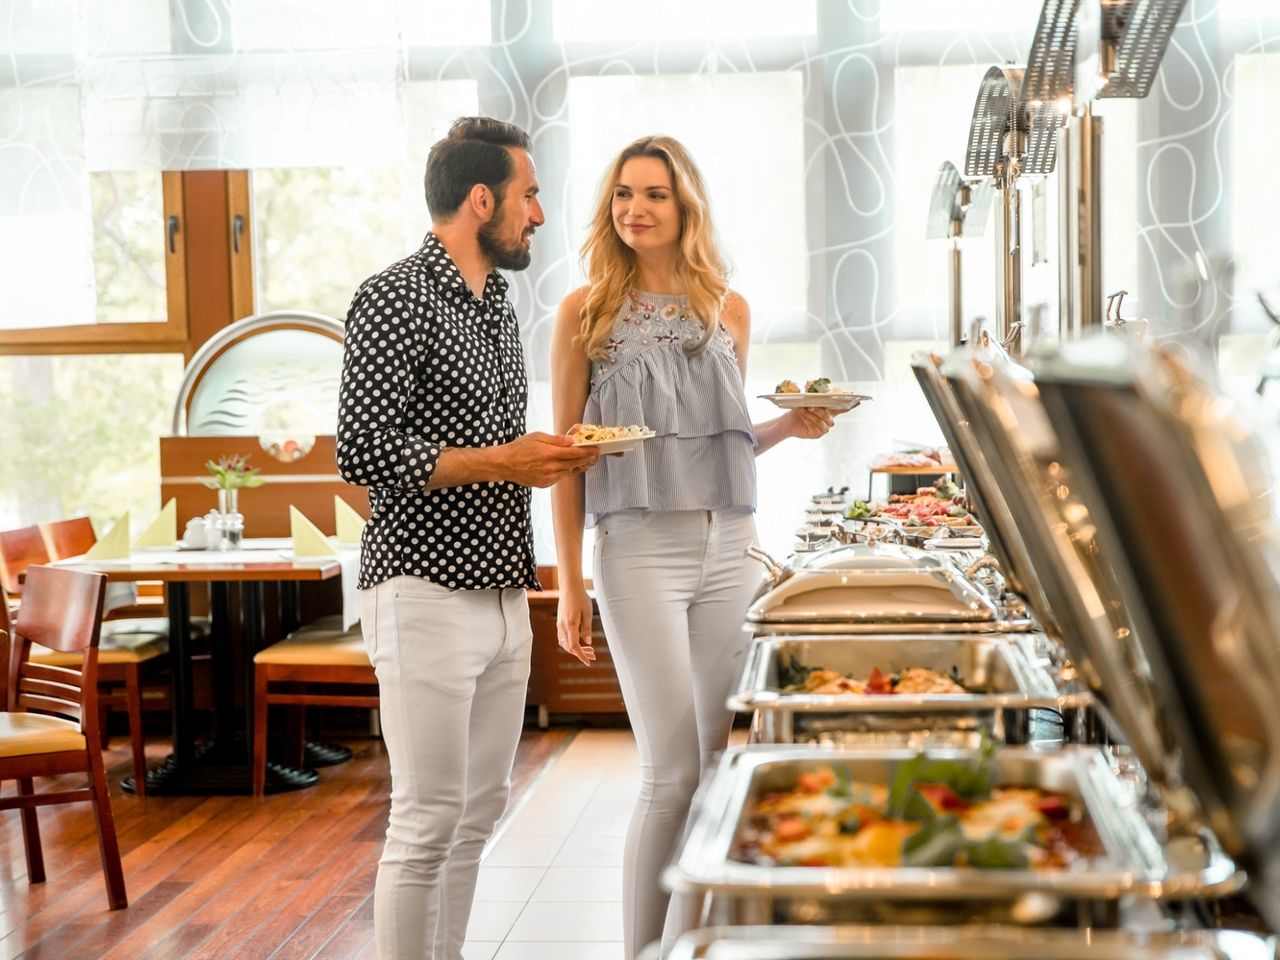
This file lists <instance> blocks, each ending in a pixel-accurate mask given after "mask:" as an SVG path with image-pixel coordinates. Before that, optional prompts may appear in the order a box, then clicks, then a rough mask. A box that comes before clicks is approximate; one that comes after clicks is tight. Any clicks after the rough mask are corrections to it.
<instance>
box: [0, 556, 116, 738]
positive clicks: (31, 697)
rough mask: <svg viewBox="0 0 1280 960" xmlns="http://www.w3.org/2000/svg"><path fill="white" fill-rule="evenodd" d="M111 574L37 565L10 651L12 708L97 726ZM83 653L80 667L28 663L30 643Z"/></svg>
mask: <svg viewBox="0 0 1280 960" xmlns="http://www.w3.org/2000/svg"><path fill="white" fill-rule="evenodd" d="M106 585H107V578H106V577H105V576H104V575H103V574H101V573H86V572H84V571H80V570H66V569H62V568H60V567H45V566H33V567H31V568H30V569H28V570H27V582H26V589H25V591H24V592H23V597H22V606H21V607H20V608H19V610H18V619H17V622H16V623H14V625H13V637H14V640H13V644H12V646H11V648H10V651H9V709H10V710H14V711H24V710H25V711H27V712H29V713H45V714H50V715H53V716H59V717H65V718H67V719H69V720H78V721H79V722H80V724H81V728H82V729H84V730H85V731H86V732H87V733H88V732H91V731H90V729H89V728H90V727H92V728H93V729H94V730H96V727H97V711H96V696H97V683H98V637H99V633H100V631H101V629H102V604H103V600H104V598H105V596H106ZM33 643H38V644H40V645H41V646H43V647H48V648H49V649H50V650H57V651H59V652H62V653H75V652H80V653H81V654H83V659H82V660H81V667H80V669H79V670H74V669H71V668H68V667H51V666H45V665H43V664H38V663H32V662H30V655H31V644H33Z"/></svg>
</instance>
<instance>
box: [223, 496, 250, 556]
mask: <svg viewBox="0 0 1280 960" xmlns="http://www.w3.org/2000/svg"><path fill="white" fill-rule="evenodd" d="M239 493H240V491H239V490H238V489H236V488H234V487H232V488H229V489H228V488H225V487H219V488H218V528H219V530H220V532H221V533H222V537H221V539H220V540H219V542H218V549H220V550H239V549H240V541H241V540H243V539H244V514H242V513H240V511H239V509H238V503H237V499H238V494H239Z"/></svg>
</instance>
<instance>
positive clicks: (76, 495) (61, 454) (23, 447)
mask: <svg viewBox="0 0 1280 960" xmlns="http://www.w3.org/2000/svg"><path fill="white" fill-rule="evenodd" d="M182 366H183V362H182V356H181V355H180V354H124V355H121V354H92V355H83V356H82V355H63V356H48V355H46V356H0V409H3V410H4V411H5V450H6V451H9V452H11V453H12V455H11V456H5V457H0V528H3V529H8V528H10V527H13V526H19V525H25V524H29V523H42V522H47V521H50V520H56V519H59V518H63V517H70V516H77V515H80V514H87V515H89V516H90V517H92V518H93V519H94V520H95V521H96V522H97V524H98V525H99V527H100V528H101V527H102V525H104V524H108V523H110V522H113V521H114V520H116V519H117V518H119V517H120V516H121V515H123V513H124V512H125V511H126V510H128V511H130V513H131V517H132V519H134V520H135V521H138V522H139V523H145V522H146V520H147V518H148V517H150V516H151V515H153V514H154V513H155V511H156V510H157V509H158V508H159V506H160V504H159V484H158V483H157V482H156V481H157V478H158V477H159V474H160V451H159V444H158V443H157V440H156V438H157V437H159V436H163V435H165V434H168V433H169V431H170V418H171V416H172V414H173V402H174V398H175V397H176V396H177V393H178V388H179V385H180V382H181V379H182Z"/></svg>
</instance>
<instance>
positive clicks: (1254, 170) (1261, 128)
mask: <svg viewBox="0 0 1280 960" xmlns="http://www.w3.org/2000/svg"><path fill="white" fill-rule="evenodd" d="M1277 90H1280V54H1275V53H1269V54H1257V53H1250V54H1242V55H1241V56H1238V57H1236V58H1235V111H1234V115H1233V116H1232V118H1231V121H1232V136H1231V165H1232V169H1231V181H1230V182H1231V184H1232V185H1233V187H1234V189H1233V190H1232V191H1231V200H1232V203H1231V248H1232V250H1233V251H1234V256H1235V278H1234V286H1235V291H1234V292H1235V296H1236V301H1237V304H1238V306H1237V309H1238V310H1239V311H1240V314H1241V320H1243V319H1244V318H1246V317H1247V318H1248V319H1249V320H1250V321H1251V323H1249V324H1244V323H1240V324H1237V326H1244V327H1252V328H1253V329H1254V330H1266V331H1267V332H1270V330H1271V329H1272V328H1271V327H1270V325H1269V324H1268V323H1267V322H1266V320H1265V317H1264V315H1263V312H1262V308H1261V306H1260V305H1259V304H1258V303H1257V300H1256V297H1257V295H1258V294H1262V295H1263V297H1265V298H1266V299H1267V302H1268V303H1269V304H1270V306H1271V309H1272V310H1276V309H1280V270H1278V269H1277V264H1280V227H1277V224H1280V182H1278V181H1277V178H1276V175H1275V167H1274V164H1275V156H1274V151H1273V149H1272V148H1271V147H1270V146H1269V144H1270V140H1271V131H1272V128H1273V127H1274V124H1275V121H1274V113H1275V97H1276V91H1277Z"/></svg>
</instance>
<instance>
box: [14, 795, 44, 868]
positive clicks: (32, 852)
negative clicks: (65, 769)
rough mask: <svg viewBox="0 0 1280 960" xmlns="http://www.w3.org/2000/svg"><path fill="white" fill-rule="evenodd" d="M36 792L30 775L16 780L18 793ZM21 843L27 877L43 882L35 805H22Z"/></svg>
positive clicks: (42, 857) (41, 851)
mask: <svg viewBox="0 0 1280 960" xmlns="http://www.w3.org/2000/svg"><path fill="white" fill-rule="evenodd" d="M35 792H36V788H35V785H34V784H33V783H32V782H31V778H30V777H24V778H22V779H20V780H19V781H18V795H19V796H21V797H29V796H31V795H33V794H34V793H35ZM21 814H22V845H23V847H24V849H25V850H26V853H27V879H28V880H30V881H31V882H32V883H44V850H43V849H42V848H41V846H40V823H39V821H38V820H36V808H35V807H22V808H21Z"/></svg>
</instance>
